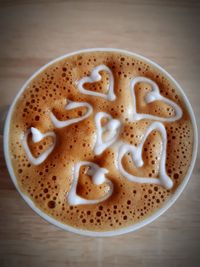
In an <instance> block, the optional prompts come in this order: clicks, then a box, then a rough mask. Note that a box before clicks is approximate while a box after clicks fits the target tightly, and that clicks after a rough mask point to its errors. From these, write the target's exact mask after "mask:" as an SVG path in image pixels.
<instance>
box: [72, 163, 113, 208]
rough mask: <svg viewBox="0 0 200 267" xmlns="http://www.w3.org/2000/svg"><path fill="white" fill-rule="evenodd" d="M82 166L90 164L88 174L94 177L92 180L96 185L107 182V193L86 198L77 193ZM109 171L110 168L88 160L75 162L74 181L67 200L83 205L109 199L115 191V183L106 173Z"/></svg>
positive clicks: (73, 203)
mask: <svg viewBox="0 0 200 267" xmlns="http://www.w3.org/2000/svg"><path fill="white" fill-rule="evenodd" d="M82 166H88V167H89V169H88V171H87V174H88V175H89V176H91V177H92V182H93V183H94V184H96V185H101V184H103V183H106V184H107V185H108V187H109V189H108V191H107V192H105V195H104V196H103V197H101V198H99V199H92V200H89V199H85V198H82V197H80V196H78V195H77V193H76V189H77V184H78V179H79V172H80V168H81V167H82ZM106 173H108V170H107V169H105V168H100V167H99V166H98V165H97V164H95V163H92V162H88V161H80V162H78V163H76V164H75V166H74V170H73V181H72V185H71V188H70V191H69V193H68V195H67V201H68V203H69V204H70V205H83V204H98V203H100V202H102V201H104V200H106V199H108V198H109V197H110V196H111V195H112V193H113V184H112V182H111V181H110V180H108V179H107V178H106V177H105V174H106Z"/></svg>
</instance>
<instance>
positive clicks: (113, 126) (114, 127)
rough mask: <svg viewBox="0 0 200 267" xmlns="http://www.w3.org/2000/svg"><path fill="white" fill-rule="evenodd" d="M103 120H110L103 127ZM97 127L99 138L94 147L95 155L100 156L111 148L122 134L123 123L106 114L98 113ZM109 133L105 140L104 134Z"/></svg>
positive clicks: (96, 117)
mask: <svg viewBox="0 0 200 267" xmlns="http://www.w3.org/2000/svg"><path fill="white" fill-rule="evenodd" d="M103 118H106V119H108V122H107V123H106V124H105V125H104V126H102V125H101V120H102V119H103ZM95 125H96V129H97V138H96V143H95V147H94V153H95V154H96V155H100V154H101V153H102V152H103V151H104V150H105V149H106V148H108V147H109V146H111V145H112V144H113V143H114V142H115V141H117V138H118V136H119V133H120V126H121V123H120V121H119V120H116V119H113V118H112V116H111V115H110V114H108V113H106V112H98V113H97V114H96V115H95ZM105 132H106V133H107V136H106V138H105V139H106V140H103V134H104V133H105Z"/></svg>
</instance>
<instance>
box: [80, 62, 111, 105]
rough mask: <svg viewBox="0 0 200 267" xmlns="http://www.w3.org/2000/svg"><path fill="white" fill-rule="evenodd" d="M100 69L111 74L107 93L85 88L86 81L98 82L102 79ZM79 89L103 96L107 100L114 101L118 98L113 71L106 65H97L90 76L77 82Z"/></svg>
mask: <svg viewBox="0 0 200 267" xmlns="http://www.w3.org/2000/svg"><path fill="white" fill-rule="evenodd" d="M100 71H106V72H107V73H108V74H109V85H108V88H107V94H102V93H98V92H93V91H90V90H86V89H85V88H84V84H85V83H93V82H98V81H100V80H101V79H102V77H101V75H100V74H99V72H100ZM76 85H77V88H78V90H79V91H80V92H81V93H83V94H86V95H91V96H97V97H103V98H105V99H107V100H110V101H113V100H115V99H116V95H115V93H114V78H113V73H112V71H111V70H110V69H109V68H108V67H107V66H105V65H99V66H97V67H95V68H94V69H93V71H92V73H91V75H90V76H89V77H84V78H82V79H81V80H79V81H77V83H76Z"/></svg>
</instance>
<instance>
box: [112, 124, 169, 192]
mask: <svg viewBox="0 0 200 267" xmlns="http://www.w3.org/2000/svg"><path fill="white" fill-rule="evenodd" d="M153 130H158V131H159V132H160V134H161V138H162V152H161V157H160V164H159V178H150V177H137V176H134V175H132V174H130V173H128V172H127V171H126V170H125V169H124V167H123V165H122V158H123V157H124V155H125V154H127V153H128V152H129V153H131V156H132V159H133V162H134V164H135V166H136V167H141V166H143V164H144V163H143V160H142V151H143V146H144V143H145V141H146V139H147V137H148V135H149V134H150V133H151V132H152V131H153ZM166 145H167V134H166V130H165V127H164V125H163V124H162V123H160V122H153V123H152V124H151V125H150V126H149V127H148V129H147V130H146V132H145V134H144V136H143V138H142V141H141V143H140V144H139V145H138V146H137V147H136V146H133V145H129V144H122V145H121V147H120V149H119V154H118V159H117V167H118V169H119V171H120V173H121V174H122V175H123V176H124V177H126V178H127V179H128V180H130V181H132V182H136V183H152V184H159V185H161V186H163V187H165V188H166V189H170V188H172V186H173V182H172V180H171V178H170V177H169V176H168V175H167V173H166V169H165V164H166V153H167V149H166Z"/></svg>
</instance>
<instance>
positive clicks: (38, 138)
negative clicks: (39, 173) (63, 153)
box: [21, 127, 56, 165]
mask: <svg viewBox="0 0 200 267" xmlns="http://www.w3.org/2000/svg"><path fill="white" fill-rule="evenodd" d="M30 133H32V141H33V142H34V143H37V142H40V141H41V140H42V139H43V138H45V137H49V136H50V137H52V138H53V144H52V145H51V146H50V147H49V148H48V149H47V150H45V151H44V152H43V153H42V154H41V155H40V156H39V157H37V158H36V157H34V156H33V155H32V153H31V151H30V149H29V146H28V135H29V134H30ZM21 139H22V145H23V148H24V150H25V152H26V155H27V157H28V159H29V160H30V162H31V163H32V164H33V165H39V164H41V163H42V162H44V161H45V160H46V159H47V157H48V156H49V154H50V153H51V152H52V151H53V149H54V147H55V144H56V135H55V133H54V132H52V131H51V132H46V133H45V134H42V133H41V132H40V131H39V130H38V129H37V128H34V127H31V128H30V129H28V131H27V132H26V133H25V134H24V135H23V136H22V138H21Z"/></svg>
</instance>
